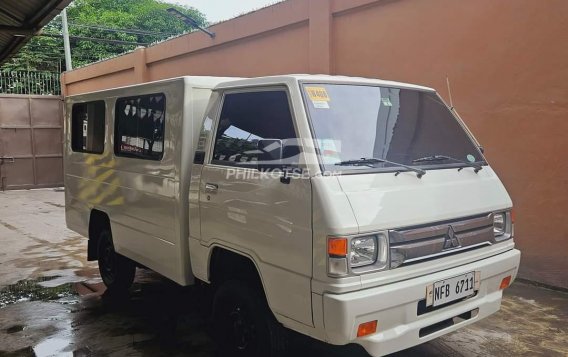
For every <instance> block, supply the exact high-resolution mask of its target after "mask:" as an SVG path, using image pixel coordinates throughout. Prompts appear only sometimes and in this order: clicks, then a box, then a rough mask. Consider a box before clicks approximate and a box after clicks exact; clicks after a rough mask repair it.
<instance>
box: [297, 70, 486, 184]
mask: <svg viewBox="0 0 568 357" xmlns="http://www.w3.org/2000/svg"><path fill="white" fill-rule="evenodd" d="M306 84H307V85H311V84H313V85H318V84H333V85H349V86H360V87H379V88H397V89H407V90H414V91H417V92H425V93H434V94H435V95H436V97H437V98H438V99H439V100H440V102H441V103H443V104H444V106H445V107H446V109H447V110H448V111H449V112H450V113H451V115H452V117H453V118H454V120H455V121H456V122H457V123H458V125H459V126H460V128H462V130H463V131H464V132H465V134H466V136H467V138H468V139H469V140H470V141H471V143H472V145H473V146H474V147H475V150H477V152H478V153H479V156H480V157H481V158H483V160H481V161H475V162H473V163H474V164H479V165H481V166H489V163H488V162H487V160H486V159H485V155H483V153H482V152H481V150H480V149H479V144H478V142H477V140H476V139H475V138H474V137H473V136H472V134H471V132H470V131H469V129H467V127H464V123H463V122H462V120H461V119H460V118H458V116H456V114H455V113H454V111H453V110H452V109H451V108H450V107H449V106H448V104H446V102H445V101H444V99H443V98H442V97H441V96H440V94H439V93H438V92H437V91H435V90H427V89H423V88H410V87H405V86H384V85H381V84H378V83H377V84H371V83H360V82H349V81H333V80H329V81H311V80H300V81H298V87H299V89H300V94H301V96H302V102H303V106H304V112H305V113H306V118H307V119H308V126H309V128H310V135H311V139H312V144H313V146H314V149H315V152H316V156H317V159H318V164H319V167H320V170H321V172H322V173H333V174H334V175H337V176H340V175H344V174H345V175H354V174H369V173H396V172H412V171H411V170H408V169H406V168H404V167H397V166H392V167H366V166H359V168H357V169H353V168H351V169H347V170H330V169H326V167H325V165H324V163H323V159H322V157H321V153H320V150H319V147H318V145H317V138H316V134H315V129H314V126H313V121H312V115H311V112H310V110H309V109H308V108H309V107H308V104H309V103H308V101H307V98H306V92H305V90H304V88H303V87H304V85H306ZM412 166H413V167H415V168H417V169H422V170H427V171H429V170H432V171H434V170H444V169H454V168H457V169H459V168H467V167H470V165H467V164H464V163H460V162H453V163H449V164H435V165H428V164H426V165H412ZM338 167H347V166H346V165H338ZM351 167H353V166H351Z"/></svg>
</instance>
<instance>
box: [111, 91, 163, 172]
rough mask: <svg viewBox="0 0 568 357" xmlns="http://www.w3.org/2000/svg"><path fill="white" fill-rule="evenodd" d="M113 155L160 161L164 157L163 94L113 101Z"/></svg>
mask: <svg viewBox="0 0 568 357" xmlns="http://www.w3.org/2000/svg"><path fill="white" fill-rule="evenodd" d="M115 109H116V111H115V126H116V127H115V137H114V153H115V155H116V156H126V157H134V158H138V159H145V160H158V161H159V160H161V159H162V157H163V156H164V131H165V119H166V113H165V111H166V96H165V95H164V94H150V95H141V96H136V97H128V98H119V99H118V100H117V101H116V108H115Z"/></svg>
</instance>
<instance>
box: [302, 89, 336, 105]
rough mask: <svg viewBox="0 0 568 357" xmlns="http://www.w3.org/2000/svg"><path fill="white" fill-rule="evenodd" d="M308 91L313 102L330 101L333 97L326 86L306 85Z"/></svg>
mask: <svg viewBox="0 0 568 357" xmlns="http://www.w3.org/2000/svg"><path fill="white" fill-rule="evenodd" d="M306 92H307V93H308V96H309V97H310V99H311V100H312V102H329V101H331V99H330V98H329V95H328V94H327V90H326V89H325V88H324V87H306Z"/></svg>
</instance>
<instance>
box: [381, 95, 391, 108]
mask: <svg viewBox="0 0 568 357" xmlns="http://www.w3.org/2000/svg"><path fill="white" fill-rule="evenodd" d="M381 102H382V103H383V105H384V106H385V107H392V102H391V100H390V98H389V97H386V98H381Z"/></svg>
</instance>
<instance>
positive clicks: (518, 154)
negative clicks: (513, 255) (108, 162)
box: [62, 0, 568, 287]
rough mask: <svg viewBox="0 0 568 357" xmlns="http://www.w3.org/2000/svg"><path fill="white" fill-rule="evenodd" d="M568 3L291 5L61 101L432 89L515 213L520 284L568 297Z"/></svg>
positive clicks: (362, 0) (98, 78) (435, 0)
mask: <svg viewBox="0 0 568 357" xmlns="http://www.w3.org/2000/svg"><path fill="white" fill-rule="evenodd" d="M567 13H568V1H565V0H539V1H535V0H476V1H473V0H470V1H463V0H427V1H426V0H309V1H307V0H289V1H286V2H284V3H280V4H277V5H275V6H272V7H269V8H266V9H263V10H260V11H257V12H254V13H251V14H249V15H246V16H242V17H239V18H236V19H234V20H231V21H227V22H224V23H221V24H218V25H216V26H213V27H212V28H211V30H212V31H214V32H216V34H217V36H216V38H215V39H210V38H209V37H207V36H206V35H205V34H202V33H193V34H189V35H185V36H181V37H179V38H176V39H173V40H170V41H167V42H164V43H162V44H159V45H156V46H153V47H150V48H147V49H141V50H137V51H135V52H134V53H131V54H128V55H125V56H121V57H118V58H116V59H113V60H109V61H105V62H101V63H98V64H94V65H91V66H88V67H85V68H82V69H78V70H75V71H72V72H68V73H65V74H64V75H63V77H62V81H63V83H64V88H65V91H66V93H67V94H77V93H82V92H86V91H93V90H97V89H103V88H109V87H114V86H119V85H126V84H132V83H139V82H144V81H149V80H157V79H161V78H168V77H174V76H179V75H222V76H261V75H269V74H281V73H299V72H300V73H306V72H307V73H330V74H345V75H356V76H366V77H376V78H383V79H394V80H400V81H407V82H413V83H418V84H423V85H427V86H431V87H434V88H436V89H438V90H439V91H440V93H441V94H442V95H443V96H444V97H445V98H446V99H447V98H448V91H447V86H446V76H448V77H449V80H450V83H451V89H452V96H453V101H454V104H455V106H456V107H457V109H458V111H459V112H460V114H461V115H462V116H463V117H464V119H465V120H466V122H467V124H468V125H469V126H470V128H471V129H472V131H473V132H474V134H475V135H476V137H477V138H478V139H479V141H480V142H481V143H482V144H483V145H484V146H485V148H486V154H487V157H488V159H489V160H490V162H491V164H492V165H493V166H494V168H495V169H496V170H497V172H498V173H499V174H500V176H501V178H502V179H503V180H504V182H505V185H506V186H507V188H508V190H509V192H510V194H511V196H512V198H513V201H514V202H515V206H516V213H517V223H516V227H515V228H516V234H517V242H518V245H519V247H520V248H521V249H522V250H523V262H522V268H521V276H523V277H526V278H529V279H532V280H536V281H540V282H543V283H547V284H551V285H555V286H562V287H568V272H567V271H568V259H567V258H566V254H567V253H568V217H567V216H568V160H567V159H566V157H567V156H568V140H567V139H566V134H565V132H566V131H567V130H568V119H567V118H568V116H567V114H568V46H567V45H566V44H567V43H568V21H566V14H567Z"/></svg>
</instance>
